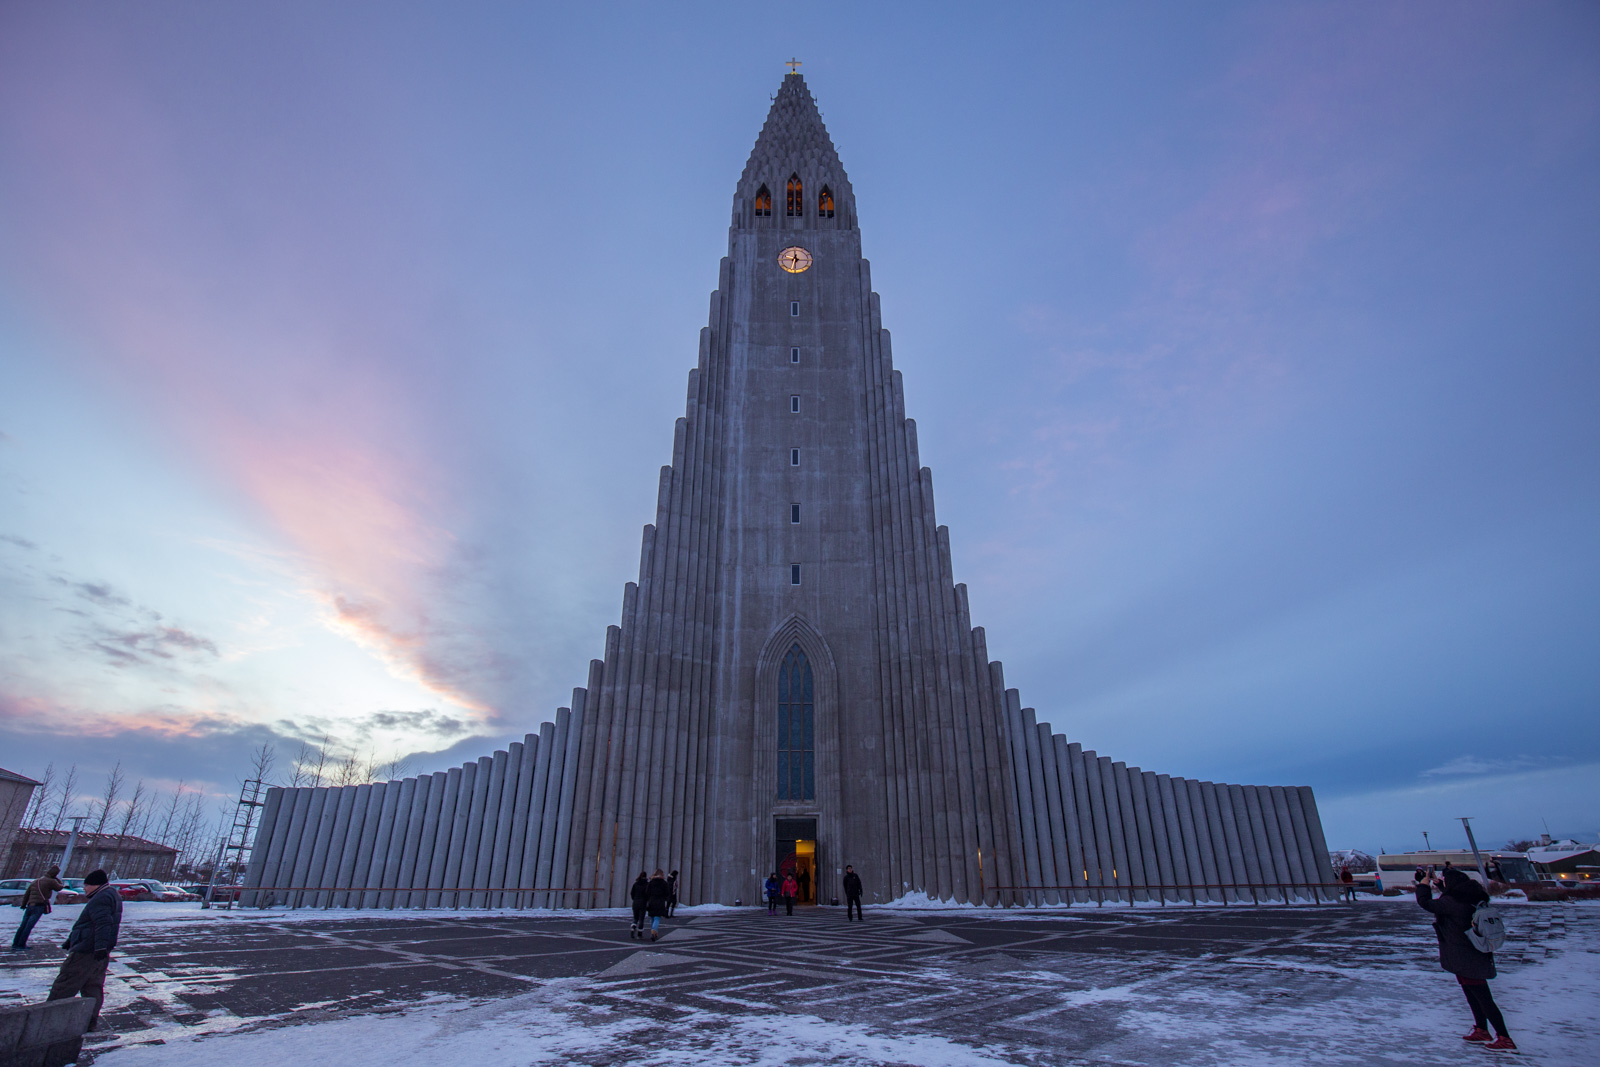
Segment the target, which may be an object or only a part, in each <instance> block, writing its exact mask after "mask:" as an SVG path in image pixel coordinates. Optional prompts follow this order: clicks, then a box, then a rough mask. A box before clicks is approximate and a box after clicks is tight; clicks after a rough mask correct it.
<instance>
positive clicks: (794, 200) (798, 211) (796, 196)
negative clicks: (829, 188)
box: [784, 174, 805, 219]
mask: <svg viewBox="0 0 1600 1067" xmlns="http://www.w3.org/2000/svg"><path fill="white" fill-rule="evenodd" d="M804 196H805V194H804V193H802V192H801V191H800V175H798V174H791V175H789V201H788V202H789V208H788V210H787V211H785V212H784V214H786V215H788V216H789V217H790V218H791V219H793V218H799V217H800V216H801V215H803V214H805V211H804V210H803V208H804V207H805V199H804Z"/></svg>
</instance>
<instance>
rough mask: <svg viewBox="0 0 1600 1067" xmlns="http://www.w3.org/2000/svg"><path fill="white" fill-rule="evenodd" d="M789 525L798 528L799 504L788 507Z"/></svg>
mask: <svg viewBox="0 0 1600 1067" xmlns="http://www.w3.org/2000/svg"><path fill="white" fill-rule="evenodd" d="M789 525H791V526H799V525H800V505H799V504H790V505H789Z"/></svg>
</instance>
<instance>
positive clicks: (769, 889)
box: [761, 871, 783, 915]
mask: <svg viewBox="0 0 1600 1067" xmlns="http://www.w3.org/2000/svg"><path fill="white" fill-rule="evenodd" d="M782 887H783V884H782V883H781V882H779V881H778V872H777V871H773V872H772V873H771V874H769V875H767V880H766V883H765V884H763V885H762V887H761V888H762V889H763V890H764V891H765V892H766V894H767V914H768V915H776V914H778V891H779V890H780V889H781V888H782Z"/></svg>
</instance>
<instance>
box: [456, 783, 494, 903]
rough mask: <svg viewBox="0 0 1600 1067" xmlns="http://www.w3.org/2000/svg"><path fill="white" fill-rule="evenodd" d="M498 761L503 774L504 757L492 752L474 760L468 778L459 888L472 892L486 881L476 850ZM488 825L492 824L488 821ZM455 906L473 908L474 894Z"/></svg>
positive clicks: (485, 865)
mask: <svg viewBox="0 0 1600 1067" xmlns="http://www.w3.org/2000/svg"><path fill="white" fill-rule="evenodd" d="M497 760H498V761H499V764H500V774H501V775H502V776H504V775H505V766H506V763H505V761H506V756H505V753H504V752H496V753H495V754H494V755H493V756H479V757H478V773H477V774H476V775H474V776H473V779H472V802H471V804H470V805H469V806H468V808H467V832H466V836H464V837H463V838H462V839H461V885H460V888H462V889H467V890H471V889H475V888H477V886H478V885H479V884H480V883H481V881H483V880H486V879H487V878H488V874H489V858H488V856H486V855H484V854H483V853H482V852H481V851H480V850H479V847H478V846H479V845H481V844H482V843H483V828H484V823H485V821H486V816H489V817H491V818H492V814H491V813H490V812H489V797H490V796H491V795H497V794H498V792H499V790H498V788H497V787H498V786H499V785H500V781H499V780H498V779H496V778H495V775H494V766H495V762H496V761H497ZM489 825H491V826H492V825H493V823H492V822H490V823H489ZM480 860H481V861H482V863H483V873H482V874H481V875H480V874H479V867H478V864H479V861H480ZM459 900H460V903H459V904H458V905H457V907H462V908H475V907H477V906H478V904H477V894H476V893H471V892H467V893H462V894H460V896H459Z"/></svg>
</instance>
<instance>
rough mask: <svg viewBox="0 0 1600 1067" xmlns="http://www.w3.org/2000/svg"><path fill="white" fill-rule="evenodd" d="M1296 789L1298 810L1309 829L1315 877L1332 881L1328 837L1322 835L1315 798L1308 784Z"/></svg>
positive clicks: (1320, 817) (1320, 818)
mask: <svg viewBox="0 0 1600 1067" xmlns="http://www.w3.org/2000/svg"><path fill="white" fill-rule="evenodd" d="M1296 791H1297V792H1298V793H1299V794H1300V810H1301V812H1302V813H1303V814H1304V815H1305V820H1306V828H1307V830H1309V831H1310V835H1311V850H1312V852H1313V853H1314V854H1315V855H1316V859H1317V867H1316V870H1317V879H1318V881H1322V882H1327V883H1332V882H1333V881H1334V874H1333V858H1332V857H1331V856H1329V855H1328V839H1327V838H1326V837H1324V836H1323V835H1322V816H1321V815H1320V814H1318V812H1317V798H1316V797H1315V796H1314V795H1313V794H1312V792H1311V787H1310V786H1309V785H1303V786H1300V787H1299V789H1298V790H1296Z"/></svg>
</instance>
